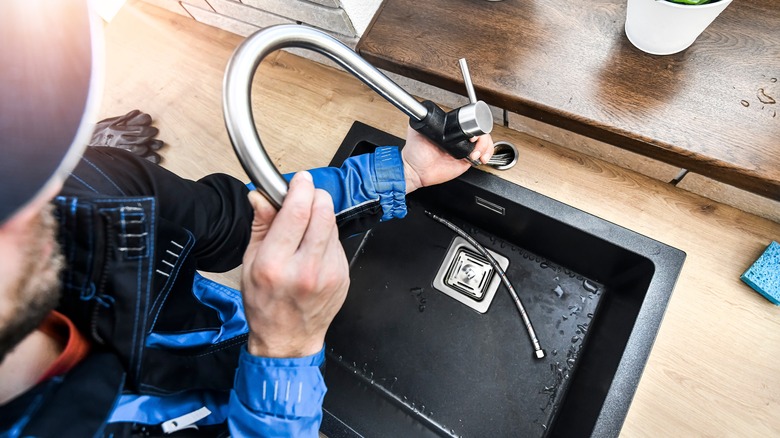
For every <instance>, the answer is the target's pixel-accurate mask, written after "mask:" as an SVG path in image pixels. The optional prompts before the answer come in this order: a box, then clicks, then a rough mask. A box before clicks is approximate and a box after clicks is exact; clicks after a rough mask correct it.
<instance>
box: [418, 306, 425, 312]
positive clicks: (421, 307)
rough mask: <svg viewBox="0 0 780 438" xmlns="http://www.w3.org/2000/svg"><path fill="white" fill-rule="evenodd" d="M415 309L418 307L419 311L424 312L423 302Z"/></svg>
mask: <svg viewBox="0 0 780 438" xmlns="http://www.w3.org/2000/svg"><path fill="white" fill-rule="evenodd" d="M417 309H418V310H419V311H420V312H425V304H420V305H419V306H418V307H417Z"/></svg>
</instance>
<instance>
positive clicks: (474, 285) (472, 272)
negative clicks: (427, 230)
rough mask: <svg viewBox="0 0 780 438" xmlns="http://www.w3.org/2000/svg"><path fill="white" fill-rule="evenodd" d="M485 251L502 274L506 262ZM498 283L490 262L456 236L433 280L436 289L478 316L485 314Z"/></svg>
mask: <svg viewBox="0 0 780 438" xmlns="http://www.w3.org/2000/svg"><path fill="white" fill-rule="evenodd" d="M488 251H490V254H491V255H492V256H493V258H495V259H496V261H497V262H498V264H499V266H501V269H503V270H504V271H506V269H507V267H509V259H507V258H506V257H504V256H502V255H501V254H498V253H496V252H495V251H492V250H488ZM500 284H501V279H500V278H499V277H498V275H496V273H495V270H494V269H493V267H492V266H491V265H490V263H488V261H487V260H486V259H485V258H484V257H482V256H481V255H480V254H479V253H477V252H476V251H475V250H474V249H473V247H472V246H471V245H470V244H469V243H468V242H467V241H466V240H465V239H463V238H462V237H460V236H456V237H455V238H454V239H453V240H452V243H450V247H449V249H447V255H446V256H445V257H444V261H443V262H442V264H441V266H440V267H439V271H438V273H437V274H436V277H435V278H434V280H433V287H434V288H435V289H436V290H438V291H439V292H442V293H444V294H446V295H448V296H449V297H451V298H454V299H455V300H457V301H459V302H461V303H463V304H465V305H466V306H469V307H471V308H472V309H474V310H476V311H477V312H479V313H485V312H487V310H488V308H489V307H490V303H491V302H492V301H493V297H494V296H495V294H496V290H497V289H498V287H499V286H500Z"/></svg>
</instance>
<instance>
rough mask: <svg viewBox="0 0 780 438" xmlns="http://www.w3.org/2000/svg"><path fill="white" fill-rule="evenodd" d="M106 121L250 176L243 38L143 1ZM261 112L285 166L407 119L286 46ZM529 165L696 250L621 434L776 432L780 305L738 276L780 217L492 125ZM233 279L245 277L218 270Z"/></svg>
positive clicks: (119, 29) (127, 18) (267, 81)
mask: <svg viewBox="0 0 780 438" xmlns="http://www.w3.org/2000/svg"><path fill="white" fill-rule="evenodd" d="M106 34H107V41H106V48H107V78H106V89H105V90H106V91H105V96H104V98H103V108H102V116H112V115H119V114H124V113H125V112H127V111H128V110H130V109H133V108H139V109H142V110H144V111H146V112H148V113H150V114H151V115H152V116H153V117H154V118H155V124H156V126H158V127H159V128H160V135H159V137H160V138H162V139H163V140H165V141H166V143H167V146H165V147H164V148H163V149H162V154H163V155H164V157H165V159H164V161H163V164H164V165H165V167H167V168H169V169H171V170H173V171H174V172H177V173H179V174H181V175H184V176H186V177H189V178H200V177H202V176H204V175H206V174H209V173H213V172H225V173H229V174H232V175H235V176H236V177H239V178H242V179H246V176H245V175H244V173H243V171H242V169H241V167H240V165H239V164H238V161H237V160H236V158H235V156H234V154H233V152H232V148H231V147H230V143H229V141H228V137H227V134H226V131H225V126H224V122H223V119H222V109H221V96H222V76H223V74H224V68H225V65H226V63H227V60H228V58H229V57H230V55H231V53H232V51H233V49H234V48H235V46H236V45H237V44H239V42H240V41H241V38H240V37H238V36H235V35H232V34H229V33H227V32H223V31H220V30H217V29H215V28H211V27H208V26H205V25H201V24H199V23H196V22H194V21H193V20H190V19H187V18H184V17H181V16H178V15H175V14H172V13H169V12H168V11H165V10H162V9H159V8H156V7H153V6H149V5H147V4H144V3H138V2H130V4H128V5H126V6H125V7H124V8H123V10H122V11H121V12H120V14H119V15H118V16H117V17H116V18H115V19H114V21H113V22H112V23H111V24H109V25H108V26H107V27H106ZM258 75H261V76H262V77H263V78H264V80H263V81H262V82H256V84H255V99H254V111H255V114H257V115H258V120H257V124H258V125H259V126H260V128H261V131H260V132H261V134H262V136H263V141H264V143H265V144H266V145H267V146H268V149H269V154H270V155H271V156H272V157H273V159H274V161H275V162H276V163H277V164H278V165H279V167H280V169H281V170H282V171H284V172H289V171H294V170H299V169H303V168H309V167H315V166H323V165H327V163H328V162H329V160H330V158H331V156H332V155H333V153H334V152H335V150H336V149H337V148H338V145H339V144H340V143H341V140H342V138H343V137H344V135H345V134H346V133H347V131H348V130H349V127H350V126H351V125H352V122H353V121H354V120H360V121H362V122H364V123H368V124H370V125H373V126H376V127H378V128H380V129H384V130H386V131H388V132H390V133H392V134H394V135H398V136H403V135H404V133H405V129H406V128H405V127H406V124H407V118H406V117H405V116H404V115H402V114H401V113H400V112H399V111H398V110H396V109H395V108H394V107H392V106H391V105H390V104H388V103H386V102H385V101H384V100H382V99H381V98H379V97H378V96H377V95H375V94H374V93H373V92H372V91H371V90H369V89H368V88H367V87H365V86H364V85H363V84H362V83H360V82H358V81H357V80H356V79H354V78H353V77H352V76H350V75H348V74H346V73H343V72H340V71H336V70H334V69H331V68H328V67H324V66H322V65H320V64H316V63H313V62H311V61H308V60H305V59H302V58H298V57H296V56H292V55H289V54H285V53H279V54H278V55H271V58H268V59H267V60H266V62H263V63H262V64H261V65H260V68H259V73H258ZM495 138H496V139H497V140H509V141H512V142H513V143H515V144H516V145H517V146H518V148H519V150H520V156H521V160H520V162H519V163H518V165H517V166H516V167H515V168H513V169H512V170H510V171H507V172H505V173H500V176H501V177H503V178H505V179H507V180H509V181H512V182H514V183H516V184H519V185H522V186H525V187H527V188H530V189H532V190H535V191H537V192H539V193H542V194H544V195H546V196H550V197H552V198H555V199H557V200H559V201H562V202H565V203H567V204H569V205H572V206H574V207H576V208H579V209H581V210H584V211H587V212H589V213H592V214H594V215H596V216H599V217H602V218H604V219H606V220H609V221H612V222H614V223H617V224H619V225H621V226H624V227H626V228H629V229H632V230H635V231H637V232H639V233H642V234H644V235H647V236H649V237H652V238H653V239H657V240H659V241H661V242H664V243H666V244H669V245H672V246H675V247H677V248H680V249H682V250H683V251H685V252H686V253H687V255H688V257H687V260H686V262H685V266H684V268H683V270H682V273H681V275H680V278H679V281H678V283H677V287H676V288H675V291H674V293H673V295H672V298H671V301H670V303H669V307H668V309H667V312H666V317H665V319H664V321H663V323H662V325H661V330H660V332H659V334H658V338H657V340H656V343H655V346H654V348H653V352H652V354H651V356H650V359H649V361H648V363H647V367H646V368H645V371H644V374H643V376H642V380H641V382H640V384H639V387H638V388H637V392H636V396H635V397H634V401H633V404H632V406H631V409H630V411H629V413H628V417H627V419H626V422H625V425H624V427H623V435H624V436H629V437H643V436H647V437H659V436H761V437H768V436H778V435H780V415H777V412H780V362H779V361H778V359H777V358H778V357H780V308H778V307H776V306H774V305H772V304H770V303H769V302H768V301H766V300H765V299H764V298H762V297H761V296H759V295H758V294H757V293H755V292H753V290H752V289H750V288H748V287H747V286H746V285H744V284H743V283H742V282H741V281H740V280H739V275H740V274H741V273H742V272H743V271H744V270H745V269H746V268H747V267H748V266H750V264H751V263H752V262H753V261H754V260H755V259H756V258H757V257H758V256H759V254H761V252H762V251H763V249H764V247H765V246H766V245H767V244H769V242H770V241H771V240H773V239H774V240H780V224H778V223H775V222H771V221H768V220H765V219H761V218H758V217H756V216H753V215H750V214H747V213H744V212H742V211H739V210H736V209H734V208H732V207H728V206H725V205H722V204H717V203H713V202H712V201H709V200H707V199H705V198H702V197H700V196H697V195H694V194H691V193H689V192H686V191H683V190H679V189H676V188H675V187H673V186H670V185H668V184H663V183H661V182H659V181H657V180H654V179H651V178H648V177H645V176H642V175H640V174H637V173H634V172H631V171H628V170H625V169H622V168H620V167H617V166H614V165H611V164H608V163H605V162H602V161H599V160H596V159H593V158H590V157H588V156H585V155H581V154H578V153H575V152H572V151H571V150H569V149H567V148H564V147H560V146H557V145H554V144H551V143H548V142H545V141H542V140H539V139H536V138H533V137H530V136H528V135H524V134H521V133H518V132H515V131H511V130H508V129H504V128H501V127H499V128H497V130H496V132H495ZM218 278H219V279H221V280H223V281H225V282H227V283H229V284H231V285H233V286H236V285H237V284H238V283H237V276H236V272H232V273H229V274H227V275H222V276H218Z"/></svg>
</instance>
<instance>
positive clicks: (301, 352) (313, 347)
mask: <svg viewBox="0 0 780 438" xmlns="http://www.w3.org/2000/svg"><path fill="white" fill-rule="evenodd" d="M324 344H325V339H324V338H320V337H318V338H317V339H313V340H310V341H307V342H295V341H292V340H290V339H289V338H288V339H286V341H282V342H266V341H264V340H263V339H260V338H258V337H257V336H253V335H252V334H251V333H250V335H249V339H248V340H247V343H246V350H247V352H248V353H249V354H251V355H252V356H258V357H268V358H277V359H288V358H296V357H306V356H311V355H313V354H317V353H318V352H319V351H320V350H322V346H323V345H324Z"/></svg>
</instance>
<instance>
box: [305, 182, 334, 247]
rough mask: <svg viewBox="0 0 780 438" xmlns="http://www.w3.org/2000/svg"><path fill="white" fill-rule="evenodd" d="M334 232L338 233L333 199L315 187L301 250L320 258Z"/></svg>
mask: <svg viewBox="0 0 780 438" xmlns="http://www.w3.org/2000/svg"><path fill="white" fill-rule="evenodd" d="M334 234H335V235H338V231H337V229H336V215H335V214H334V213H333V200H332V198H331V197H330V194H329V193H328V192H326V191H324V190H320V189H317V190H315V191H314V202H313V203H312V208H311V219H310V220H309V228H308V229H307V230H306V234H305V235H304V236H303V241H302V242H301V250H302V251H305V252H306V253H307V255H308V256H311V257H313V258H314V259H315V260H321V259H322V258H323V257H324V255H325V253H326V250H327V247H328V242H329V241H330V240H331V239H332V237H333V235H334Z"/></svg>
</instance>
